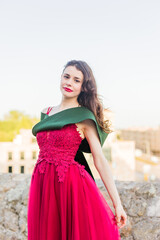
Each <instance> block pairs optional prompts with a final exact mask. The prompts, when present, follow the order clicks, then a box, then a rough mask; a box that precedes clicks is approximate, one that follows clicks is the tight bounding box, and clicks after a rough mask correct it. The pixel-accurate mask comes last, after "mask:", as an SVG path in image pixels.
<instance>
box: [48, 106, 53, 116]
mask: <svg viewBox="0 0 160 240" xmlns="http://www.w3.org/2000/svg"><path fill="white" fill-rule="evenodd" d="M52 108H53V107H49V108H48V110H47V115H48V114H49V113H50V111H51V110H52Z"/></svg>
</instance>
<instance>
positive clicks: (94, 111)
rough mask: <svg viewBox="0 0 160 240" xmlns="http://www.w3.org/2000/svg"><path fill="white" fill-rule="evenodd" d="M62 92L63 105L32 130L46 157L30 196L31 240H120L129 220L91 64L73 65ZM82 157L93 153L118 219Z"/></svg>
mask: <svg viewBox="0 0 160 240" xmlns="http://www.w3.org/2000/svg"><path fill="white" fill-rule="evenodd" d="M60 90H61V92H62V100H61V103H60V104H59V105H58V106H54V107H52V108H51V107H49V108H48V107H47V108H45V109H43V110H42V112H41V121H40V122H39V123H37V124H36V125H35V126H34V127H33V129H32V133H33V135H34V136H36V138H37V142H38V145H39V148H40V151H39V156H38V160H37V162H36V165H35V168H34V171H33V174H32V178H31V184H30V190H29V199H28V240H33V239H34V240H51V239H54V240H85V239H86V240H89V239H90V240H102V239H103V240H104V239H106V240H116V239H120V234H119V228H121V227H123V226H124V225H125V224H126V218H127V216H126V213H125V211H124V209H123V207H122V204H121V201H120V197H119V195H118V192H117V189H116V186H115V183H114V180H113V177H112V174H111V171H110V168H109V165H108V162H107V160H106V158H105V157H104V155H103V152H102V145H103V143H104V141H105V139H106V137H107V135H108V133H109V132H110V129H109V124H108V121H105V120H104V116H103V108H102V104H101V103H100V100H99V99H98V96H97V86H96V82H95V79H94V76H93V73H92V70H91V68H90V67H89V66H88V64H87V63H86V62H84V61H76V60H72V61H69V62H68V63H67V64H66V65H65V67H64V70H63V72H62V75H61V83H60ZM82 152H90V153H92V155H93V160H94V165H95V167H96V169H97V170H98V172H99V174H100V176H101V178H102V181H103V183H104V185H105V187H106V189H107V190H108V193H109V195H110V197H111V199H112V202H113V206H114V208H115V216H114V214H113V212H112V211H111V209H110V207H109V205H108V204H107V202H106V200H105V198H104V197H103V195H102V193H101V192H100V190H99V189H98V187H97V185H96V183H95V181H94V178H93V175H92V173H91V171H90V169H89V166H88V164H87V162H86V161H85V158H84V156H83V154H82Z"/></svg>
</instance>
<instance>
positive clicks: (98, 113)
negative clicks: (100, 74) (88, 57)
mask: <svg viewBox="0 0 160 240" xmlns="http://www.w3.org/2000/svg"><path fill="white" fill-rule="evenodd" d="M68 66H75V67H76V68H77V70H79V71H81V72H82V73H83V78H84V79H83V84H82V91H81V93H80V94H79V96H78V98H77V100H78V103H79V104H80V105H81V106H84V107H86V108H88V109H89V110H90V111H92V112H93V113H94V115H95V117H96V120H97V123H98V124H99V126H100V127H101V128H102V129H103V131H105V132H106V133H110V132H112V130H111V129H110V128H109V127H110V125H111V123H110V120H109V119H107V120H105V117H104V112H105V111H108V108H104V107H103V102H102V99H101V97H100V95H99V94H98V93H97V84H96V81H95V78H94V75H93V72H92V69H91V68H90V67H89V65H88V64H87V63H86V62H84V61H80V60H71V61H69V62H67V64H66V65H65V66H64V69H63V72H64V70H65V69H66V68H67V67H68ZM109 111H110V110H109Z"/></svg>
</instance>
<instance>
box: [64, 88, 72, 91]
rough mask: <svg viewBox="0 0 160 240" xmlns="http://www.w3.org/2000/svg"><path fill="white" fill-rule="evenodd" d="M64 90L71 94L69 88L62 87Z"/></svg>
mask: <svg viewBox="0 0 160 240" xmlns="http://www.w3.org/2000/svg"><path fill="white" fill-rule="evenodd" d="M64 90H65V91H67V92H73V91H72V90H71V89H70V88H66V87H64Z"/></svg>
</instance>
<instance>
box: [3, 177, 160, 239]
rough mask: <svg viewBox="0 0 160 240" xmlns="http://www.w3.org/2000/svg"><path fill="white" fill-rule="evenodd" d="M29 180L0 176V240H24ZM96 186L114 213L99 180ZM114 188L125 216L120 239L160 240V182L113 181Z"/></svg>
mask: <svg viewBox="0 0 160 240" xmlns="http://www.w3.org/2000/svg"><path fill="white" fill-rule="evenodd" d="M30 178H31V175H29V174H28V175H25V174H12V173H1V174H0V240H27V201H28V190H29V185H30ZM96 183H97V185H98V187H99V189H100V190H101V192H102V194H103V195H104V197H105V198H106V200H107V202H108V203H109V205H110V206H111V208H112V210H113V211H114V208H113V206H112V202H111V200H110V198H109V196H108V194H107V191H106V189H105V187H104V185H103V183H102V181H101V180H96ZM116 186H117V189H118V192H119V194H120V197H121V200H122V203H123V206H124V209H125V210H126V213H127V216H128V220H127V225H126V226H125V227H124V228H122V229H121V230H120V232H121V237H122V240H133V239H134V240H160V182H154V183H148V182H144V183H138V182H122V181H116ZM113 240H114V239H113Z"/></svg>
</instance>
